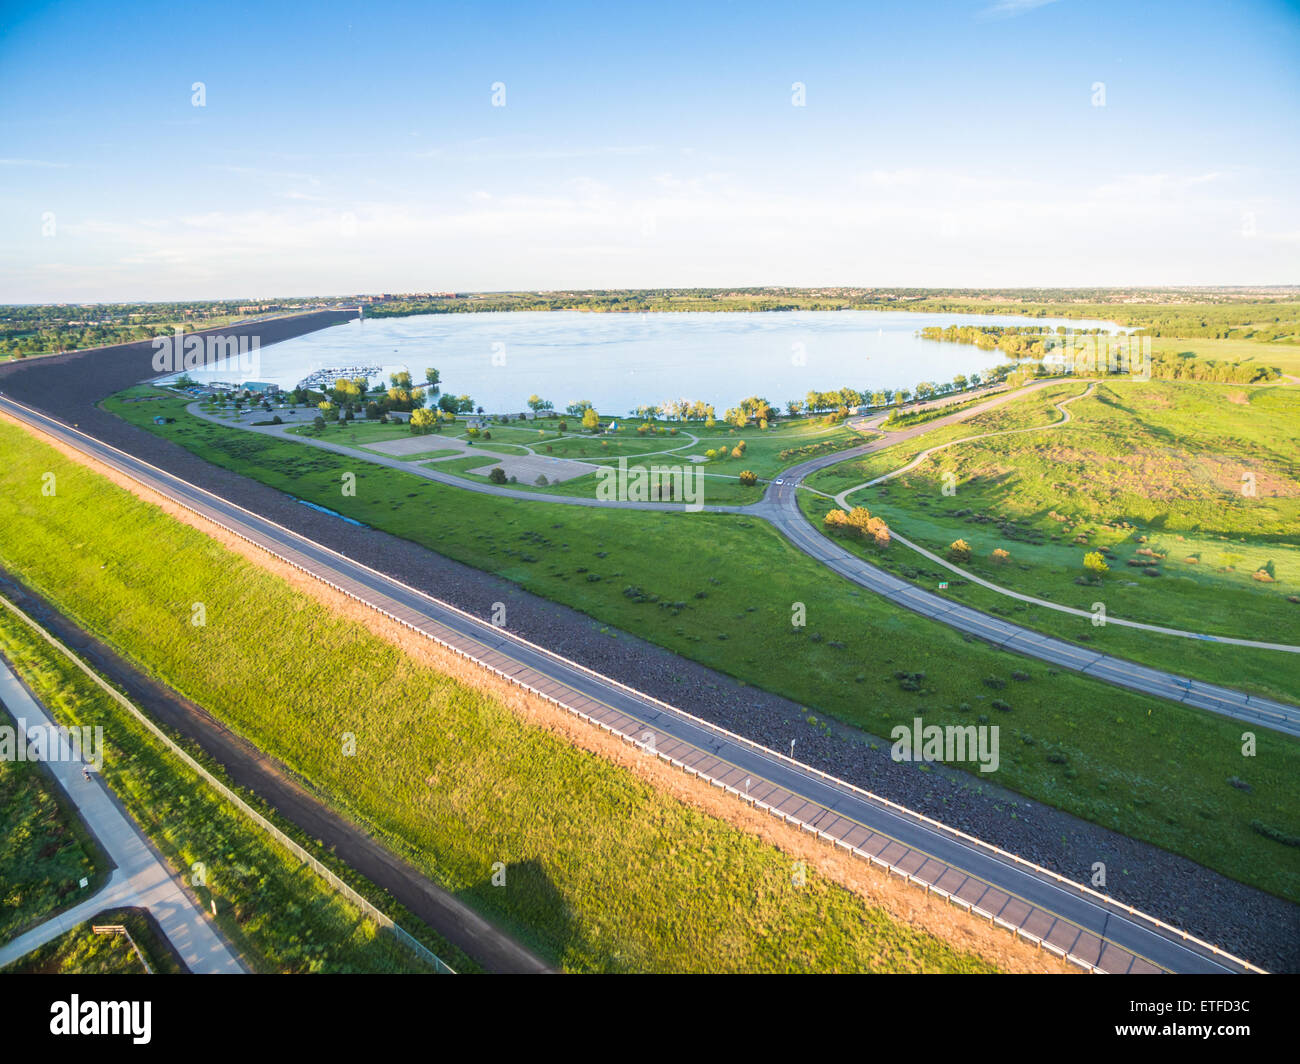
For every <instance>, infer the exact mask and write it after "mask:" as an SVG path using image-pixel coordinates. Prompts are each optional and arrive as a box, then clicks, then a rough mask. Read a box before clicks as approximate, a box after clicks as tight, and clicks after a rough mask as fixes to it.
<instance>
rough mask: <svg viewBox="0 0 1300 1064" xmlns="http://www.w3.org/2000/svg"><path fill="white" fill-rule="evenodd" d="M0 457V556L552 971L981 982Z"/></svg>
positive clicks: (734, 843)
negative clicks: (934, 974)
mask: <svg viewBox="0 0 1300 1064" xmlns="http://www.w3.org/2000/svg"><path fill="white" fill-rule="evenodd" d="M254 442H256V441H254ZM282 446H289V447H292V446H293V445H292V444H282ZM0 447H2V448H3V450H4V453H5V455H6V461H5V462H4V464H3V469H0V518H2V519H3V525H4V528H5V531H6V534H5V536H4V538H3V539H2V540H0V561H2V562H3V564H4V565H6V566H7V567H8V568H10V569H11V570H12V571H14V572H16V573H17V574H18V575H20V576H21V577H22V578H23V579H24V580H26V581H28V582H29V583H30V584H32V585H33V586H34V587H36V588H38V589H39V590H41V591H42V592H43V593H44V594H46V595H47V596H49V597H50V598H51V599H52V600H54V601H55V602H56V603H58V604H59V606H60V607H61V608H62V609H64V610H66V611H67V612H68V613H69V614H70V615H72V616H74V617H76V618H77V619H78V620H79V621H80V622H81V623H82V624H84V625H86V626H87V627H88V628H89V629H91V630H92V631H95V632H97V633H100V634H102V635H103V636H104V637H105V638H106V639H108V640H109V641H110V642H111V643H112V644H113V645H114V646H116V647H117V648H118V649H120V650H121V651H122V652H123V653H124V654H126V655H128V656H129V657H131V658H133V659H134V660H136V661H137V662H139V663H140V664H141V665H142V666H143V667H145V668H147V669H148V670H149V671H151V672H153V673H154V674H155V675H157V676H158V677H159V678H160V679H162V680H163V681H165V682H166V683H168V684H171V685H172V686H174V687H175V688H176V689H177V690H179V691H181V692H183V693H184V694H186V695H188V696H189V697H191V698H193V699H194V700H195V701H197V702H198V703H199V704H200V705H202V706H204V707H205V708H206V709H208V710H209V711H210V712H212V713H213V714H214V715H215V716H216V717H217V718H218V719H220V720H222V721H223V722H225V723H226V724H228V725H229V726H231V727H232V728H234V729H235V730H237V731H239V732H240V733H241V734H243V735H246V736H247V737H248V738H250V739H251V740H252V741H253V742H255V743H256V744H257V745H258V746H259V747H261V748H262V749H264V750H266V751H267V752H268V753H269V754H270V755H271V756H273V757H276V758H279V759H280V760H282V761H283V762H284V763H285V764H286V765H288V766H289V767H290V768H291V769H292V770H294V771H295V772H298V773H300V774H301V775H302V777H303V778H304V779H305V780H306V781H308V783H309V785H311V786H312V787H314V788H315V789H316V790H318V791H319V793H321V794H322V795H324V796H326V797H327V800H329V801H330V802H331V803H333V804H335V805H336V806H338V807H340V808H342V809H344V810H345V811H347V812H348V813H349V814H350V815H352V816H354V817H355V818H356V819H357V820H358V821H359V822H361V823H363V824H365V825H366V826H367V827H368V828H369V829H370V830H372V831H374V832H375V833H376V834H377V836H378V837H380V838H383V839H384V840H386V842H387V843H388V844H389V845H391V846H392V847H393V848H394V849H395V850H396V851H398V852H399V853H401V854H402V855H404V856H406V857H407V858H408V859H410V860H412V861H413V862H415V863H416V864H417V865H418V866H419V867H420V868H422V869H423V870H424V871H425V872H426V873H427V874H428V875H429V876H430V877H431V878H432V879H434V880H435V881H436V882H439V883H441V884H442V885H443V886H445V887H446V888H447V889H449V890H452V891H454V892H456V893H457V894H458V895H459V896H461V897H462V898H463V899H464V900H466V901H467V902H468V903H469V904H470V905H472V906H473V907H474V908H476V909H478V910H479V911H481V912H483V913H484V914H485V915H487V916H489V917H490V918H491V919H493V920H495V921H498V922H499V923H500V924H501V925H502V926H504V927H505V928H507V929H508V930H510V931H512V932H513V933H514V934H515V935H517V936H518V937H519V938H520V939H521V940H523V941H524V942H526V943H528V944H529V945H531V946H533V947H534V948H535V949H537V950H538V951H540V952H541V953H542V954H543V955H545V956H547V957H548V958H550V959H551V960H553V961H554V962H555V963H557V964H560V965H562V966H563V967H564V968H566V969H569V970H574V971H668V970H671V971H829V970H840V971H882V972H883V971H900V972H901V971H954V972H955V971H986V970H989V966H988V965H987V964H985V963H984V962H982V961H980V960H978V959H977V958H974V957H972V956H970V955H967V954H963V953H959V952H957V951H955V950H953V949H952V948H950V947H949V946H948V945H947V944H945V943H944V942H942V941H940V940H939V939H936V938H934V937H933V936H930V935H928V934H923V933H920V932H917V931H914V930H912V929H910V928H908V927H905V926H902V925H900V924H898V923H897V922H895V921H893V920H892V919H890V918H889V917H888V916H887V914H885V913H884V912H883V911H882V910H880V909H878V908H874V907H871V906H869V905H867V904H865V903H864V902H863V901H862V900H861V899H860V898H858V897H857V896H856V895H854V894H852V893H850V892H848V891H847V890H844V889H842V888H840V887H838V886H836V885H834V884H832V883H830V882H828V881H826V880H824V879H822V878H821V877H819V876H817V875H816V874H815V872H813V871H812V870H808V874H807V879H806V882H802V883H800V882H799V881H798V877H797V876H796V875H795V872H796V868H795V866H794V864H793V863H792V861H791V860H790V859H788V858H786V857H785V856H783V855H782V854H781V853H779V852H778V851H777V850H775V849H773V848H771V847H770V846H767V845H765V844H763V843H761V842H759V841H758V840H757V839H755V838H753V837H752V836H749V835H747V834H745V833H742V832H741V831H739V830H736V829H733V828H731V827H729V826H728V825H726V824H725V823H723V822H721V821H719V820H716V819H714V818H712V817H709V816H706V815H703V814H701V813H699V812H696V811H694V810H692V809H691V808H689V807H687V806H684V805H682V804H680V803H678V802H677V801H675V800H673V799H671V798H669V797H667V796H665V795H664V794H662V793H660V792H659V791H657V790H655V789H654V788H652V787H651V786H649V785H648V784H646V783H643V782H641V781H640V780H639V779H637V778H636V777H634V776H633V775H632V774H630V773H628V772H627V771H625V770H622V769H620V768H617V767H615V766H613V765H611V764H610V763H609V762H607V761H605V760H604V759H602V758H600V757H597V756H595V755H592V754H589V753H586V752H583V751H581V750H579V749H577V748H576V747H574V746H572V745H570V744H568V743H566V742H564V741H562V740H561V739H559V738H557V737H555V736H553V735H551V734H550V733H549V732H546V731H543V730H541V729H538V728H534V727H531V726H528V725H525V724H524V723H522V722H521V721H520V720H519V719H518V718H517V717H516V716H515V715H514V714H513V713H512V712H511V711H510V710H508V709H507V708H506V707H505V706H503V705H502V704H501V703H499V702H498V701H496V700H495V699H493V698H491V697H488V696H486V695H483V694H481V693H479V692H477V691H475V690H473V689H471V688H469V687H467V686H465V685H464V684H462V683H459V682H457V681H455V680H453V679H451V678H449V677H447V676H445V675H441V674H439V673H436V672H434V671H433V670H431V669H428V668H424V667H421V666H419V665H417V664H416V663H415V662H414V661H413V660H411V659H410V658H408V657H407V656H406V655H405V654H404V653H403V652H402V651H400V650H399V649H398V648H397V647H395V646H393V645H392V644H389V643H387V642H386V641H384V640H381V639H379V638H377V637H375V636H373V635H371V634H370V633H369V632H367V631H366V630H365V629H364V628H363V627H361V626H360V625H358V624H356V623H354V622H349V621H345V620H343V619H341V618H339V617H337V616H336V615H334V614H333V613H331V612H330V611H329V610H327V609H326V608H325V607H323V606H321V605H319V604H317V603H316V602H315V601H314V600H312V599H310V598H309V597H307V596H304V595H301V594H298V593H295V592H293V591H291V590H290V589H289V588H288V586H287V585H285V584H284V583H283V582H282V581H280V580H279V579H277V578H276V577H274V576H272V575H270V574H269V573H267V572H265V571H264V570H262V569H260V568H259V567H257V566H255V565H253V564H251V563H249V562H246V561H244V560H242V559H240V558H239V557H237V556H235V555H233V554H231V553H229V552H228V551H226V550H225V549H224V548H222V547H220V546H219V545H218V544H216V543H215V542H214V541H213V540H212V539H210V538H209V537H207V536H206V535H204V534H203V533H202V532H199V531H197V530H195V529H191V528H189V527H188V526H185V525H182V524H179V523H177V522H176V521H174V520H172V519H171V518H169V517H167V516H166V515H164V514H162V513H161V512H160V511H158V510H157V509H155V508H153V507H151V506H149V505H148V504H146V503H144V502H142V501H140V500H138V499H136V498H135V497H133V496H131V495H130V494H128V493H126V492H125V491H123V490H121V489H119V488H117V487H115V486H113V485H112V484H110V483H109V482H108V481H106V480H104V479H103V478H101V477H99V476H97V475H95V474H93V473H90V472H89V471H87V470H85V469H84V468H82V467H79V466H77V465H75V464H73V463H71V462H69V461H67V460H65V459H63V458H62V457H61V456H60V455H58V454H57V453H56V452H55V451H53V450H52V449H51V448H49V447H47V446H45V445H44V444H41V443H38V442H36V441H35V440H34V439H33V438H31V437H29V436H27V435H26V434H25V433H23V432H22V431H21V430H19V429H16V428H14V427H13V426H12V425H9V424H0ZM45 472H54V473H55V475H56V477H57V485H58V490H57V495H56V496H54V497H46V496H43V495H42V494H41V490H40V486H41V483H42V474H43V473H45ZM196 601H201V602H203V603H204V604H205V607H206V620H207V623H206V625H205V626H203V627H199V628H196V627H194V626H193V625H192V624H191V623H190V621H191V616H192V606H193V603H194V602H196ZM345 733H347V734H348V735H351V736H353V737H354V738H355V747H354V749H353V751H352V752H351V753H349V752H347V750H348V747H347V741H348V740H347V735H345ZM502 868H503V869H504V873H505V880H504V885H494V883H493V878H494V873H495V872H498V871H500V870H501V869H502Z"/></svg>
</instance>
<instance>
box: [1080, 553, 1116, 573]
mask: <svg viewBox="0 0 1300 1064" xmlns="http://www.w3.org/2000/svg"><path fill="white" fill-rule="evenodd" d="M1083 567H1084V568H1085V569H1087V570H1088V572H1090V573H1096V574H1097V575H1098V576H1100V575H1101V574H1102V573H1108V572H1110V566H1109V565H1107V564H1106V559H1105V557H1104V556H1103V555H1102V553H1101V551H1098V550H1094V551H1091V552H1090V553H1088V554H1085V555H1084V556H1083Z"/></svg>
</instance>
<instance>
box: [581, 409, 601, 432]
mask: <svg viewBox="0 0 1300 1064" xmlns="http://www.w3.org/2000/svg"><path fill="white" fill-rule="evenodd" d="M582 427H583V428H584V429H586V430H587V431H588V432H595V431H596V430H597V429H598V428H600V415H599V414H598V413H596V408H595V407H594V406H589V407H587V409H586V410H584V411H583V412H582Z"/></svg>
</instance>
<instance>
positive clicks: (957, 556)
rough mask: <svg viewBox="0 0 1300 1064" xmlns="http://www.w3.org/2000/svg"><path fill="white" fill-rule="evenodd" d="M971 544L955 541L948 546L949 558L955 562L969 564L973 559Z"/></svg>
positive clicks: (962, 540)
mask: <svg viewBox="0 0 1300 1064" xmlns="http://www.w3.org/2000/svg"><path fill="white" fill-rule="evenodd" d="M971 553H972V552H971V549H970V544H969V543H967V542H966V541H965V540H964V539H958V540H954V541H953V542H952V543H950V544H948V557H949V558H951V559H952V560H953V561H955V562H968V561H970V559H971Z"/></svg>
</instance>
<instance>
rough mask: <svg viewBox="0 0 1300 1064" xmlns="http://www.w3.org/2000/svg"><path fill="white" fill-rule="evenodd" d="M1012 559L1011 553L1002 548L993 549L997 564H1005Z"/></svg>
mask: <svg viewBox="0 0 1300 1064" xmlns="http://www.w3.org/2000/svg"><path fill="white" fill-rule="evenodd" d="M1010 557H1011V552H1010V551H1007V550H1003V549H1002V548H1001V547H994V548H993V560H994V561H995V562H1004V561H1006V560H1007V559H1008V558H1010Z"/></svg>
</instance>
